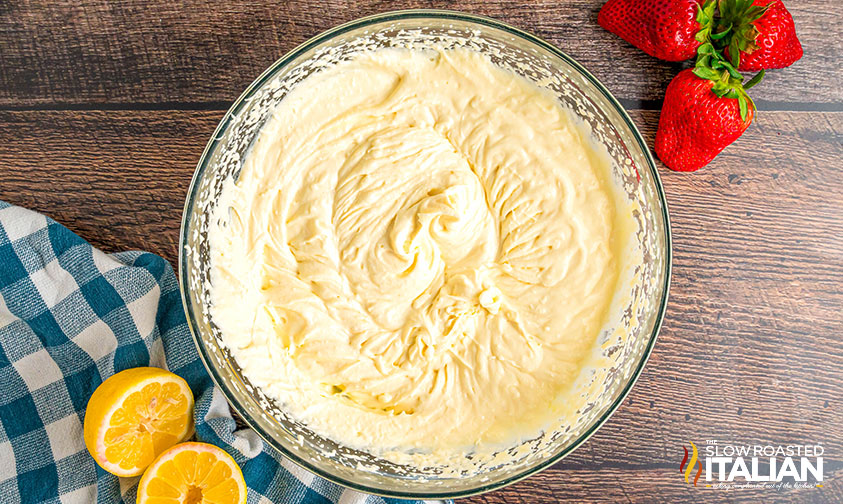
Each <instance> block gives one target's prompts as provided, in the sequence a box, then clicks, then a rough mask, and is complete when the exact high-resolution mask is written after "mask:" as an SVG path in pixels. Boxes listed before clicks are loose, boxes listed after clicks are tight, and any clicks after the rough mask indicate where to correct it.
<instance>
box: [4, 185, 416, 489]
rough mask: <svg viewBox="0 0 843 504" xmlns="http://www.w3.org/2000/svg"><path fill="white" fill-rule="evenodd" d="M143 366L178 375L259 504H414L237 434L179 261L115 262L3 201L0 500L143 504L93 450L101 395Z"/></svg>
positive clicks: (200, 428)
mask: <svg viewBox="0 0 843 504" xmlns="http://www.w3.org/2000/svg"><path fill="white" fill-rule="evenodd" d="M136 366H158V367H164V368H168V369H170V370H171V371H173V372H175V373H176V374H178V375H180V376H182V377H183V378H185V379H186V380H187V382H188V383H189V384H190V387H191V388H192V389H193V393H194V396H195V397H196V412H195V422H196V437H197V438H198V439H199V440H201V441H205V442H209V443H213V444H215V445H217V446H220V447H222V448H224V449H225V450H226V451H228V452H229V453H230V454H231V455H232V456H234V458H235V460H237V462H238V463H239V464H240V467H241V468H242V469H243V474H244V475H245V478H246V484H247V485H248V487H249V491H248V497H249V498H248V502H249V503H265V502H274V503H284V504H297V503H308V504H309V503H339V504H351V503H366V504H376V503H377V504H383V503H386V502H407V501H396V500H393V499H383V498H380V497H374V496H367V495H363V494H360V493H357V492H353V491H351V490H345V489H343V488H342V487H339V486H337V485H334V484H332V483H329V482H327V481H326V480H324V479H321V478H319V477H316V476H314V475H313V474H311V473H309V472H307V471H305V470H303V469H301V468H299V467H298V466H295V465H294V464H293V463H292V462H290V461H289V460H286V459H284V458H283V457H281V456H280V455H279V454H277V453H276V452H274V450H272V449H269V448H266V447H264V444H263V442H262V441H261V439H260V438H259V437H258V436H257V435H256V434H255V433H254V432H253V431H251V430H248V429H243V430H236V424H235V422H234V419H233V418H232V417H231V414H230V412H229V408H228V404H227V403H226V401H225V399H224V398H223V396H222V394H221V393H220V391H219V390H218V389H216V388H215V387H214V386H213V384H212V382H211V380H210V378H209V376H208V375H207V373H206V371H205V368H204V367H203V366H202V363H201V362H200V360H199V357H198V355H197V353H196V350H195V348H194V347H193V342H192V341H191V338H190V335H189V333H188V329H187V324H186V321H185V317H184V312H183V310H182V305H181V299H180V297H179V291H178V283H177V281H176V277H175V274H174V273H173V270H172V268H171V267H170V265H169V263H167V262H166V261H165V260H163V259H162V258H160V257H158V256H156V255H153V254H149V253H146V252H125V253H118V254H104V253H102V252H100V251H99V250H96V249H94V248H93V247H91V246H90V244H88V243H87V242H85V241H84V240H83V239H82V238H80V237H79V236H77V235H75V234H74V233H72V232H71V231H69V230H68V229H67V228H65V227H64V226H62V225H60V224H58V223H56V222H55V221H53V220H51V219H48V218H46V217H44V216H43V215H41V214H37V213H34V212H31V211H29V210H25V209H23V208H20V207H15V206H11V205H9V204H7V203H5V202H2V201H0V503H7V502H8V503H12V502H21V503H59V502H61V503H76V502H79V503H90V502H104V503H109V502H126V503H133V502H135V496H136V494H135V491H136V487H137V482H138V478H118V477H116V476H113V475H111V474H109V473H107V472H105V471H104V470H102V469H101V468H100V467H99V466H97V465H96V463H95V462H94V460H93V459H92V458H91V456H90V455H89V454H88V452H87V451H86V449H85V445H84V442H83V438H82V423H83V419H84V416H85V406H86V404H87V402H88V398H89V397H90V396H91V394H92V393H93V391H94V389H95V388H96V387H97V386H98V385H99V384H100V383H102V381H103V380H104V379H105V378H107V377H109V376H111V375H112V374H114V373H115V372H118V371H121V370H123V369H127V368H130V367H136Z"/></svg>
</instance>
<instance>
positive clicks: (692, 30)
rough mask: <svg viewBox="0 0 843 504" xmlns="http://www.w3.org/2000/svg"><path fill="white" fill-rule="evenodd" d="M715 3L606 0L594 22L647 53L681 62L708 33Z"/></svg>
mask: <svg viewBox="0 0 843 504" xmlns="http://www.w3.org/2000/svg"><path fill="white" fill-rule="evenodd" d="M703 2H705V3H703ZM715 6H716V3H715V1H714V0H609V1H608V2H606V4H605V5H604V6H603V8H602V9H600V14H599V15H598V16H597V22H598V23H600V26H602V27H603V28H605V29H607V30H609V31H610V32H612V33H614V34H616V35H618V36H619V37H621V38H622V39H624V40H626V41H627V42H629V43H630V44H632V45H634V46H635V47H637V48H639V49H641V50H642V51H644V52H645V53H647V54H649V55H650V56H655V57H656V58H660V59H663V60H667V61H684V60H686V59H690V58H693V57H694V56H695V55H696V54H697V47H699V45H700V43H701V42H702V41H704V40H706V39H707V37H708V34H709V33H710V32H711V28H712V26H713V25H714V22H713V19H714V8H715Z"/></svg>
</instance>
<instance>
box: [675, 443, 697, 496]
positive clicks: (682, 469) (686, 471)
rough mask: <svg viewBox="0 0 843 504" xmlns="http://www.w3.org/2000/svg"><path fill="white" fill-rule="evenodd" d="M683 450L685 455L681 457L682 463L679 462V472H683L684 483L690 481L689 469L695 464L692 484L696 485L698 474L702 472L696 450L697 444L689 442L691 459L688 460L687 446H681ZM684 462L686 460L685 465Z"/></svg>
mask: <svg viewBox="0 0 843 504" xmlns="http://www.w3.org/2000/svg"><path fill="white" fill-rule="evenodd" d="M682 449H683V450H685V457H683V458H682V463H681V464H679V473H680V474H682V473H684V474H685V483H691V480H690V477H691V471H692V470H693V469H694V464H696V465H697V474H696V475H695V476H694V486H697V481H699V479H700V474H702V463H701V462H700V461H699V451H698V450H697V445H695V444H694V443H691V449H692V451H691V460H690V461H688V448H685V447H684V446H683V447H682ZM685 462H688V465H687V466H686V465H685Z"/></svg>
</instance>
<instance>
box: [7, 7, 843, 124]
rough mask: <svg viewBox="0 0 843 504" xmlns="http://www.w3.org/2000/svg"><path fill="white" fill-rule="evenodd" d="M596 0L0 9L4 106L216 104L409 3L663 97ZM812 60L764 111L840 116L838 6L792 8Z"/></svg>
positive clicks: (663, 73)
mask: <svg viewBox="0 0 843 504" xmlns="http://www.w3.org/2000/svg"><path fill="white" fill-rule="evenodd" d="M601 3H602V2H598V1H593V0H570V1H566V2H560V1H558V0H531V1H530V2H526V3H525V2H518V1H492V2H490V1H484V0H462V1H441V0H440V1H418V0H399V1H391V2H390V1H373V0H324V1H321V2H320V1H309V2H308V1H289V2H265V3H261V2H252V1H247V0H241V1H226V2H217V1H213V0H189V1H185V2H168V1H163V0H156V1H148V0H127V1H121V2H109V1H96V2H78V1H76V0H58V1H49V2H48V1H5V2H0V33H2V36H0V68H2V69H3V71H2V72H0V107H6V108H28V107H47V108H55V107H66V106H80V105H92V104H124V105H127V106H144V105H147V106H148V105H151V104H161V103H164V104H169V105H170V106H178V107H184V106H185V104H191V106H193V107H196V106H200V107H204V108H207V107H209V106H211V107H215V106H220V104H225V103H230V102H231V101H232V100H234V99H235V98H236V97H237V96H238V95H239V94H240V92H241V91H242V90H243V89H244V88H245V87H246V86H247V85H248V83H249V82H251V81H252V80H253V79H254V78H255V77H257V76H258V75H259V74H260V73H261V72H262V71H263V70H264V69H265V68H266V67H267V66H269V65H270V64H271V63H272V62H273V61H275V60H276V59H278V58H279V57H281V56H282V55H283V54H284V53H286V52H288V51H289V50H291V49H292V48H294V47H295V46H296V45H298V44H300V43H302V42H304V41H305V40H307V39H309V38H310V37H313V36H314V35H316V34H318V33H320V32H322V31H324V30H326V29H328V28H330V27H332V26H336V25H338V24H341V23H344V22H346V21H349V20H352V19H355V18H357V17H361V16H365V15H370V14H375V13H379V12H384V11H388V10H393V9H405V8H420V7H427V8H446V9H456V10H462V11H466V12H472V13H476V14H481V15H486V16H491V17H495V18H497V19H500V20H501V21H504V22H507V23H510V24H512V25H514V26H516V27H519V28H523V29H525V30H528V31H530V32H532V33H535V34H536V35H538V36H540V37H543V38H545V39H547V40H548V41H550V42H552V43H554V44H556V45H557V46H559V47H561V48H562V49H563V50H564V51H566V52H568V53H569V54H570V55H572V56H573V57H574V58H576V59H577V60H578V61H580V62H581V63H582V64H583V65H585V67H586V68H588V69H589V70H591V71H592V72H593V73H594V74H595V75H596V76H597V77H598V78H599V79H600V80H601V81H603V82H604V83H605V84H606V85H607V87H608V88H609V89H610V90H611V91H612V92H613V93H615V94H616V95H617V96H618V97H619V98H621V99H623V100H625V101H627V102H636V103H637V102H640V101H644V102H648V101H656V102H658V100H661V98H662V96H663V94H664V89H665V88H666V87H667V84H668V82H669V81H670V79H671V78H672V77H673V75H675V74H676V72H677V70H678V69H679V68H680V67H681V64H668V63H664V62H660V61H658V60H656V59H654V58H651V57H649V56H647V55H645V54H643V53H642V52H640V51H637V50H633V49H632V48H631V46H629V45H628V44H627V43H625V42H624V41H622V40H621V39H619V38H618V37H616V36H614V35H612V34H610V33H608V32H606V31H604V30H603V29H601V28H600V27H599V26H598V25H597V23H596V18H597V12H598V11H599V8H600V5H601ZM788 6H789V8H790V9H791V11H792V12H793V16H794V18H795V20H796V24H797V27H798V33H799V37H800V39H801V40H802V43H803V45H804V49H805V56H804V57H803V59H802V60H800V61H799V62H798V63H796V65H794V66H793V67H792V68H790V69H789V70H788V71H778V72H770V74H769V75H768V77H767V79H766V82H764V83H763V84H762V85H761V86H759V87H757V88H756V89H755V90H754V91H753V96H754V97H755V98H756V100H758V101H759V104H760V106H761V108H762V109H797V110H799V109H804V108H806V107H807V108H817V107H816V104H818V103H819V104H825V105H826V106H828V105H829V104H833V105H834V106H833V107H832V108H834V109H835V110H841V109H843V87H841V86H840V85H839V76H840V75H841V72H842V71H843V59H841V58H840V57H839V55H840V54H841V53H843V23H840V22H839V16H838V14H837V13H836V10H837V7H838V6H837V3H836V2H829V1H827V0H799V1H790V2H789V3H788Z"/></svg>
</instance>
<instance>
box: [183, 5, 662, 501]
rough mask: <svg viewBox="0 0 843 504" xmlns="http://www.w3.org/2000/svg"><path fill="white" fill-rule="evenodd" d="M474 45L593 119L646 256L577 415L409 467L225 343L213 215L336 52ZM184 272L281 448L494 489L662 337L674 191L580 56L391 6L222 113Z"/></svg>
mask: <svg viewBox="0 0 843 504" xmlns="http://www.w3.org/2000/svg"><path fill="white" fill-rule="evenodd" d="M431 44H433V45H437V46H439V47H445V48H449V47H458V46H459V47H468V48H470V49H473V50H476V51H480V52H483V53H486V54H488V55H489V56H490V57H491V58H492V61H493V62H494V63H496V64H497V65H499V66H501V67H504V68H508V69H510V70H512V71H514V72H516V73H518V74H520V75H522V76H524V77H526V78H528V79H530V80H531V81H533V82H535V83H537V84H539V85H541V86H542V87H545V88H547V89H548V90H549V91H550V92H552V93H553V94H555V95H556V96H557V97H558V99H559V101H560V102H561V103H562V104H563V105H564V106H565V107H567V108H568V109H570V110H571V111H572V112H573V113H574V115H576V116H578V117H579V118H581V119H582V121H583V122H584V123H585V124H587V125H588V126H589V127H590V129H591V133H592V137H593V141H594V142H596V143H597V144H602V145H604V146H605V148H606V150H607V151H608V153H609V156H610V157H611V159H612V169H613V172H614V173H613V174H614V176H615V178H616V181H617V183H618V184H619V185H620V186H622V187H623V192H624V193H626V195H627V196H628V198H629V199H630V201H631V204H632V207H634V208H636V210H635V211H634V212H633V218H634V222H635V226H637V229H636V230H635V233H634V239H633V242H634V243H633V247H632V249H631V250H630V253H631V254H635V255H636V257H638V256H640V260H639V261H635V262H634V264H633V263H631V266H630V267H629V268H628V271H626V273H627V275H626V276H625V277H624V278H627V279H631V280H628V281H626V283H624V282H620V283H619V294H617V295H616V298H615V302H614V303H613V307H612V308H611V309H612V310H614V311H615V313H616V314H617V315H618V317H617V320H618V322H617V324H616V326H615V327H606V328H604V331H603V332H602V333H601V334H600V335H599V336H598V344H597V345H595V353H597V354H600V355H598V357H600V358H602V359H603V360H604V362H605V363H607V365H606V366H605V367H604V368H602V369H600V370H594V369H591V370H585V371H583V372H582V373H581V376H580V377H579V378H578V380H577V382H576V384H575V387H574V391H575V393H576V394H579V395H574V396H572V397H575V399H576V400H578V401H579V403H576V404H579V405H580V406H578V409H577V410H576V413H577V414H576V420H575V421H572V422H568V423H567V424H565V425H563V426H562V427H561V428H559V429H558V430H556V431H554V432H549V433H548V435H546V436H540V437H537V438H536V439H535V440H531V441H530V443H532V444H530V443H528V444H527V445H525V446H527V447H528V448H529V449H528V450H521V451H519V452H518V453H520V454H521V455H519V456H515V457H510V459H509V460H508V461H507V462H505V463H501V464H497V465H494V464H489V465H487V466H485V467H484V468H483V469H482V470H480V471H479V472H474V473H463V474H455V473H452V472H451V473H449V472H441V471H432V472H431V471H430V470H420V469H408V468H407V467H402V466H397V465H395V464H392V463H390V462H387V461H384V460H381V459H378V458H376V457H374V456H372V455H370V454H368V453H365V452H361V451H357V450H353V449H350V448H348V447H345V446H341V445H338V444H337V443H334V442H333V441H331V440H330V439H326V438H323V437H321V436H319V435H317V434H315V433H313V432H312V431H310V430H309V429H308V428H307V427H306V426H304V425H301V424H299V423H297V422H296V421H295V420H294V419H293V418H290V417H289V416H288V415H287V414H286V413H285V412H284V411H283V409H281V408H279V406H278V404H276V403H275V402H274V401H273V400H272V399H271V398H269V397H267V396H266V395H265V394H264V393H263V392H262V391H261V390H260V389H258V388H256V387H253V386H252V385H251V383H250V382H249V379H248V378H247V377H246V376H244V375H243V373H242V372H241V369H240V367H239V366H238V364H237V362H236V361H235V359H234V358H233V357H232V355H231V354H230V353H229V351H228V349H227V348H226V347H225V346H224V345H223V344H222V343H221V341H222V340H221V337H220V333H219V329H218V328H217V327H216V325H215V324H214V320H213V317H212V315H211V312H210V311H209V306H208V299H209V287H210V285H209V284H210V275H209V268H210V265H209V257H210V256H209V244H208V239H207V231H208V225H209V222H210V219H211V216H212V214H213V210H214V208H215V206H216V204H217V201H218V196H219V194H220V190H221V188H222V182H223V181H224V180H225V179H227V178H229V177H236V176H237V174H238V173H239V170H240V167H241V162H242V160H243V158H244V156H245V154H246V153H247V152H248V150H249V148H250V146H251V145H252V143H253V140H254V139H255V137H256V134H257V132H258V131H259V130H260V128H261V126H262V125H263V124H264V122H265V121H266V120H267V118H268V117H269V115H270V114H271V112H272V109H273V106H274V105H275V104H277V103H278V102H279V101H280V100H281V99H283V98H284V96H285V95H286V94H287V93H288V92H289V90H290V89H292V88H293V87H295V86H296V85H297V83H299V82H301V81H302V80H303V79H305V78H306V77H307V76H308V75H310V74H312V73H314V72H318V71H320V70H321V69H323V68H324V67H325V65H328V64H332V63H335V62H337V61H340V60H345V59H349V58H350V57H352V56H354V55H355V54H357V53H359V52H361V51H366V50H370V49H374V48H383V47H407V46H408V45H412V46H413V47H416V48H423V47H426V46H429V45H431ZM180 245H181V247H180V251H181V253H180V258H179V274H180V278H181V292H182V298H183V301H184V308H185V311H186V313H187V319H188V321H189V326H190V330H191V332H192V334H193V338H194V340H195V342H196V346H197V349H198V350H199V355H200V356H201V357H202V360H203V362H204V363H205V366H206V367H207V369H208V372H209V373H210V374H211V376H212V377H213V379H214V382H215V383H216V384H217V386H219V388H220V389H221V390H222V392H223V394H224V395H225V397H226V398H227V399H228V402H229V403H230V404H231V406H232V407H233V408H234V410H235V411H236V412H237V413H238V414H239V415H240V416H241V417H242V418H243V420H244V421H245V422H246V423H247V424H248V425H249V426H250V427H251V428H253V429H254V430H255V431H256V432H257V433H258V434H259V435H260V436H261V437H262V438H263V439H264V440H265V441H266V442H267V443H268V444H269V445H270V446H272V447H273V448H274V449H276V450H278V451H279V452H280V453H281V454H283V455H284V456H286V457H288V458H289V459H291V460H293V461H294V462H296V463H298V464H299V465H301V466H303V467H305V468H306V469H308V470H310V471H312V472H314V473H316V474H318V475H320V476H323V477H325V478H327V479H329V480H331V481H334V482H336V483H339V484H340V485H344V486H346V487H351V488H354V489H357V490H360V491H363V492H368V493H375V494H380V495H385V496H392V497H399V498H441V497H451V498H453V497H461V496H466V495H471V494H475V493H480V492H486V491H490V490H494V489H496V488H500V487H502V486H504V485H508V484H510V483H513V482H515V481H517V480H520V479H522V478H524V477H527V476H529V475H531V474H533V473H535V472H537V471H540V470H541V469H544V468H545V467H548V466H550V465H551V464H553V463H555V462H558V461H559V460H560V459H562V458H563V457H564V456H566V455H567V454H569V453H571V451H573V450H574V449H575V448H576V447H577V446H579V445H580V444H582V443H583V442H584V441H585V440H586V439H588V438H589V436H591V435H592V434H593V433H594V432H595V431H596V430H597V429H598V428H599V427H600V425H602V424H603V423H604V422H605V421H606V420H607V419H608V418H609V416H610V415H611V414H612V412H614V410H615V409H616V408H617V407H618V405H619V404H620V403H621V401H623V399H624V397H625V396H626V395H627V393H628V392H629V390H630V388H631V387H632V385H633V383H634V382H635V380H636V378H637V377H638V375H639V374H640V373H641V370H642V369H643V367H644V364H645V363H646V361H647V358H648V357H649V355H650V352H651V350H652V348H653V344H654V343H655V341H656V336H657V334H658V331H659V328H660V326H661V322H662V318H663V315H664V310H665V305H666V303H667V294H668V286H669V282H670V264H671V243H670V226H669V221H668V214H667V206H666V202H665V197H664V192H663V191H662V186H661V182H660V180H659V175H658V173H657V171H656V167H655V164H654V162H653V159H652V156H651V155H650V152H649V150H648V149H647V146H646V144H645V142H644V140H643V139H642V138H641V135H640V133H639V132H638V130H637V129H636V128H635V125H634V124H633V122H632V120H630V118H629V116H628V115H627V113H626V112H625V111H624V109H623V108H622V107H621V105H620V104H619V103H618V102H617V100H615V98H613V97H612V95H611V94H610V93H609V91H607V90H606V88H605V87H604V86H603V85H602V84H601V83H600V82H598V81H597V79H595V78H594V77H593V76H592V75H591V74H590V73H588V72H587V71H586V70H585V69H584V68H583V67H582V66H580V65H579V64H578V63H577V62H576V61H574V60H573V59H571V58H570V57H569V56H567V55H566V54H564V53H563V52H561V51H560V50H559V49H557V48H555V47H553V46H552V45H550V44H548V43H547V42H545V41H543V40H541V39H538V38H536V37H534V36H532V35H530V34H528V33H525V32H522V31H521V30H518V29H516V28H513V27H511V26H507V25H505V24H503V23H501V22H498V21H495V20H492V19H487V18H483V17H479V16H473V15H468V14H462V13H457V12H451V11H440V10H413V11H399V12H388V13H384V14H379V15H376V16H371V17H367V18H363V19H359V20H357V21H353V22H351V23H347V24H345V25H342V26H339V27H337V28H334V29H332V30H329V31H327V32H325V33H323V34H321V35H319V36H317V37H315V38H313V39H311V40H310V41H308V42H306V43H305V44H303V45H301V46H299V47H298V48H296V49H295V50H293V51H292V52H290V53H289V54H287V55H286V56H284V57H283V58H281V59H279V60H278V61H276V62H275V63H274V64H273V65H272V66H271V67H269V69H267V70H266V71H265V72H264V73H263V74H262V75H261V76H260V77H258V78H257V79H256V80H255V81H254V82H253V83H252V84H251V85H250V86H249V87H248V88H247V89H246V91H245V92H243V94H242V95H241V96H240V98H238V99H237V101H235V102H234V104H233V105H232V106H231V109H230V110H229V111H228V113H226V114H225V116H224V117H223V119H222V121H221V122H220V124H219V126H218V127H217V129H216V131H215V132H214V135H213V137H212V138H211V140H210V142H208V146H207V147H206V148H205V152H204V153H203V154H202V158H201V159H200V161H199V165H198V167H197V168H196V173H195V174H194V176H193V181H192V183H191V185H190V190H189V193H188V196H187V201H186V203H185V208H184V216H183V219H182V228H181V243H180Z"/></svg>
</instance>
